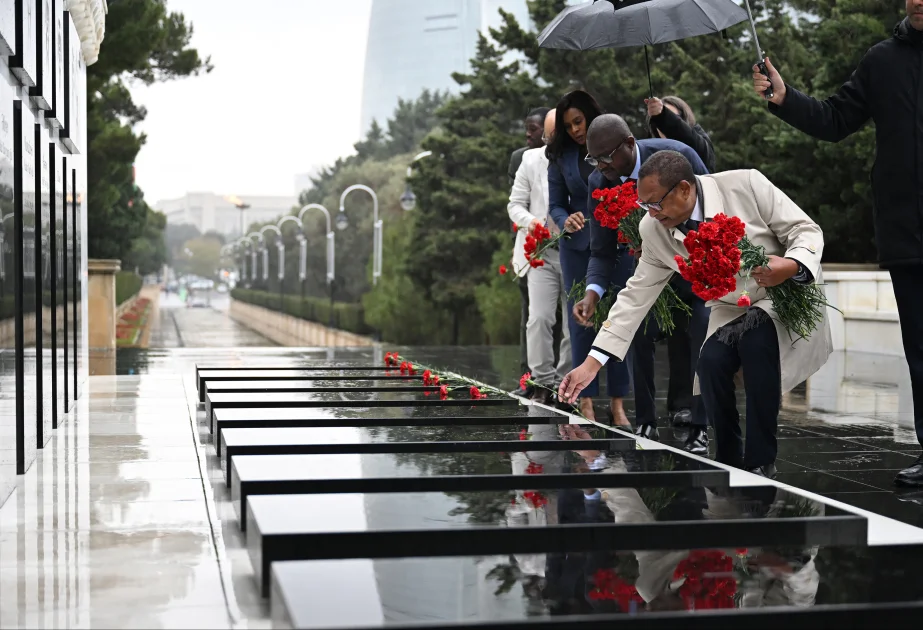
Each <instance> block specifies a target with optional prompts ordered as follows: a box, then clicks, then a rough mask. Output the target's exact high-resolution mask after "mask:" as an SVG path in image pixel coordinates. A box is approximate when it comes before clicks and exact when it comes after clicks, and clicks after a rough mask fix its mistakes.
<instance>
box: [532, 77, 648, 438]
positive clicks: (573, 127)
mask: <svg viewBox="0 0 923 630" xmlns="http://www.w3.org/2000/svg"><path fill="white" fill-rule="evenodd" d="M602 113H603V112H602V109H601V108H600V106H599V104H598V103H597V102H596V99H594V98H593V97H592V96H590V95H589V94H587V93H586V92H584V91H582V90H576V91H574V92H570V93H569V94H566V95H565V96H564V98H562V99H561V101H560V102H559V103H558V106H557V110H556V112H555V132H554V137H553V138H552V139H551V142H550V144H549V145H548V148H547V149H546V151H545V154H546V155H547V157H548V160H549V164H548V211H549V214H550V215H551V218H552V220H553V221H554V222H555V224H556V225H557V226H558V227H559V228H560V229H562V230H566V231H567V232H569V233H570V237H569V238H566V239H562V240H561V241H560V243H561V244H560V248H561V271H562V273H563V274H564V286H565V287H567V289H568V290H570V289H571V288H572V287H573V286H574V284H577V283H580V282H583V281H584V280H585V279H586V272H587V266H588V265H589V262H590V228H589V226H587V225H586V216H585V213H586V212H587V201H588V199H589V195H590V193H591V192H592V191H590V190H589V189H588V186H587V180H588V179H589V177H590V174H591V173H592V172H593V171H594V167H593V166H590V165H589V164H587V163H586V162H585V161H584V158H585V157H586V154H587V152H586V134H587V129H588V128H589V127H590V123H592V122H593V120H595V119H596V117H597V116H599V115H600V114H602ZM625 256H628V253H627V250H626V251H625ZM629 258H630V257H629ZM619 266H620V267H621V268H623V269H632V268H633V267H634V265H633V261H631V260H630V259H629V260H628V261H627V262H626V264H624V265H621V264H620V265H619ZM568 306H569V307H570V308H569V309H568V316H567V325H568V330H569V332H570V343H571V356H572V359H573V364H574V365H575V366H576V365H580V364H582V363H583V361H584V360H585V359H586V358H587V355H588V354H589V353H590V347H591V346H592V345H593V339H594V338H595V336H596V331H594V330H593V329H592V328H587V327H585V326H581V325H580V324H579V323H578V322H577V320H576V319H574V314H573V309H574V304H573V300H569V301H568ZM606 370H607V371H606V374H607V377H606V386H607V388H608V390H609V392H608V393H609V398H610V412H611V414H612V418H613V421H614V423H615V424H616V425H618V426H624V427H630V426H631V423H629V422H628V418H627V417H626V415H625V410H624V408H623V406H622V399H623V398H624V397H625V396H627V395H628V389H629V376H628V367H627V365H626V364H625V363H623V362H621V361H610V362H609V363H608V364H607V366H606ZM597 395H599V378H598V377H597V378H596V379H595V380H594V381H593V382H592V383H590V385H588V386H587V387H586V389H584V390H583V398H581V399H580V412H581V413H582V414H583V415H584V416H586V417H587V418H589V419H591V420H595V419H596V414H595V412H594V410H593V396H597Z"/></svg>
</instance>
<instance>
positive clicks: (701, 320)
mask: <svg viewBox="0 0 923 630" xmlns="http://www.w3.org/2000/svg"><path fill="white" fill-rule="evenodd" d="M688 303H689V306H690V307H692V314H691V315H686V314H684V313H680V312H676V313H674V316H673V318H674V319H673V321H674V323H675V324H676V329H675V330H674V331H673V334H672V335H671V336H670V337H669V338H668V340H667V356H668V357H669V360H670V385H669V387H668V389H667V408H668V410H669V411H679V410H680V409H690V410H691V411H692V424H694V425H696V426H701V427H705V426H708V419H707V416H706V414H705V407H704V405H703V403H702V399H701V396H693V395H692V384H693V380H694V376H693V375H694V374H695V373H696V366H697V364H698V361H699V349H701V347H702V343H703V342H704V341H705V334H706V333H707V332H708V314H709V309H708V307H707V306H705V302H703V301H702V300H700V299H699V298H696V297H693V298H692V299H691V300H689V302H688ZM661 336H662V335H661V334H660V329H659V327H658V326H657V321H656V320H655V319H654V318H653V317H651V316H648V319H647V330H646V331H645V326H644V325H643V324H642V325H641V328H639V329H638V332H637V333H635V338H634V340H633V341H632V342H631V349H630V350H629V352H628V362H629V365H630V366H631V378H632V381H631V382H632V390H633V391H634V393H635V414H636V418H637V423H638V424H653V425H656V424H657V403H656V395H657V388H656V386H655V384H654V352H655V349H656V340H657V339H659V338H660V337H661Z"/></svg>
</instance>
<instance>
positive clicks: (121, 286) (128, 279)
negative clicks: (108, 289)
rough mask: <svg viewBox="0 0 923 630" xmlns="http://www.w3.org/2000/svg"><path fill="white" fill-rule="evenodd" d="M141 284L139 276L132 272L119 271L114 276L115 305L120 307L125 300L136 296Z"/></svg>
mask: <svg viewBox="0 0 923 630" xmlns="http://www.w3.org/2000/svg"><path fill="white" fill-rule="evenodd" d="M143 283H144V281H143V280H142V279H141V276H139V275H138V274H136V273H135V272H134V271H120V272H118V273H117V274H115V303H116V304H118V305H121V304H123V303H124V302H125V300H129V299H131V298H132V297H134V296H135V295H137V293H138V291H140V290H141V286H142V285H143Z"/></svg>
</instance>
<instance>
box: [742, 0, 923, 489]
mask: <svg viewBox="0 0 923 630" xmlns="http://www.w3.org/2000/svg"><path fill="white" fill-rule="evenodd" d="M906 10H907V17H906V18H904V20H902V21H901V22H900V23H899V24H898V25H897V26H896V27H895V28H894V34H893V35H892V37H891V38H889V39H886V40H885V41H883V42H880V43H878V44H876V45H875V46H872V48H870V49H869V51H868V52H867V53H866V54H865V57H863V58H862V61H860V62H859V66H858V67H857V68H856V70H855V71H854V72H853V74H852V76H851V77H850V78H849V80H848V81H847V82H846V83H844V84H843V85H842V87H840V89H839V90H837V92H836V93H835V94H833V95H832V96H830V97H829V98H827V99H826V100H823V101H819V100H817V99H814V98H812V97H810V96H807V95H806V94H803V93H801V92H799V91H798V90H796V89H795V88H794V87H792V86H790V85H786V83H785V82H784V81H783V80H782V77H781V76H780V74H779V72H778V71H777V70H776V69H775V68H774V67H773V66H772V64H771V63H770V62H769V60H768V59H767V60H766V66H767V70H768V74H769V77H768V78H767V77H766V76H764V75H763V74H762V73H761V72H759V70H758V68H757V67H755V66H754V74H753V87H754V89H755V90H756V92H757V93H758V94H760V95H763V96H765V97H766V98H768V100H769V111H771V112H772V113H773V114H775V115H776V116H778V117H779V118H781V119H782V120H784V121H785V122H787V123H788V124H790V125H792V126H793V127H795V128H797V129H799V130H801V131H803V132H805V133H807V134H810V135H812V136H814V137H815V138H818V139H820V140H827V141H829V142H839V141H840V140H843V139H844V138H846V137H847V136H849V135H850V134H853V133H855V132H856V131H858V130H859V129H860V128H861V127H862V126H863V125H864V124H865V123H866V122H867V121H868V120H869V119H870V118H871V119H872V120H873V121H874V122H875V145H876V159H875V165H874V166H873V167H872V193H873V195H874V203H875V208H874V218H875V240H876V243H877V246H878V258H879V263H880V264H881V266H882V267H883V268H884V269H887V270H888V271H889V272H890V274H891V282H892V284H893V286H894V297H895V298H896V301H897V311H898V315H899V316H900V322H901V335H902V337H903V341H904V355H905V356H906V358H907V364H908V366H909V367H910V382H911V386H912V389H913V406H914V424H915V427H916V433H917V439H918V440H919V441H920V444H921V445H923V317H921V313H923V161H921V160H920V159H919V158H918V156H919V155H921V154H923V103H921V102H920V94H921V92H920V76H921V72H923V68H921V63H920V60H921V58H923V0H906ZM894 483H895V484H897V485H904V486H923V456H920V457H918V458H917V460H916V462H915V463H914V464H913V465H911V466H909V467H908V468H906V469H904V470H902V471H901V472H900V473H898V475H897V477H896V478H895V479H894Z"/></svg>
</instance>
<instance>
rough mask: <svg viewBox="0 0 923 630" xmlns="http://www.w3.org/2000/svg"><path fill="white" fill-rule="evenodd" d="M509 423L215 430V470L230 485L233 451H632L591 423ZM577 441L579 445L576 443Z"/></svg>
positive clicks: (630, 446)
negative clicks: (217, 468) (218, 468)
mask: <svg viewBox="0 0 923 630" xmlns="http://www.w3.org/2000/svg"><path fill="white" fill-rule="evenodd" d="M588 428H589V429H590V430H589V431H587V430H586V428H584V427H575V426H573V425H562V426H556V425H550V424H544V425H536V426H533V427H529V428H525V427H523V428H522V429H520V428H519V427H516V426H512V425H506V426H504V425H500V426H480V427H479V426H464V425H456V426H450V427H413V426H386V427H369V428H364V427H295V428H284V427H277V428H268V429H267V428H252V429H224V430H220V431H219V438H218V440H217V441H216V444H217V445H218V449H217V450H218V454H219V457H220V460H221V470H222V471H223V472H224V475H225V480H226V482H227V485H228V487H230V486H231V476H230V474H229V471H230V465H229V462H232V461H233V459H234V457H235V456H237V455H312V454H338V453H464V452H474V453H477V452H501V453H513V452H525V451H554V450H560V451H564V450H573V449H574V448H576V447H577V446H579V448H581V449H597V450H601V451H629V450H634V448H635V444H636V442H635V440H633V439H631V438H627V437H616V436H614V435H613V434H612V433H610V432H608V431H605V430H604V429H599V428H597V427H592V426H590V427H588ZM578 440H579V444H577V441H578Z"/></svg>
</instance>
